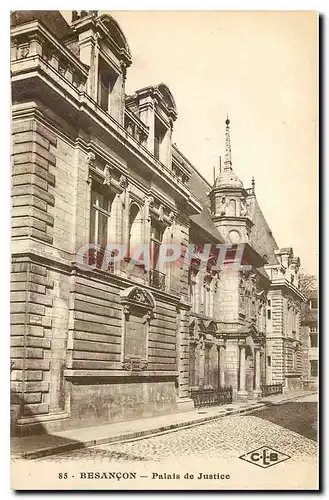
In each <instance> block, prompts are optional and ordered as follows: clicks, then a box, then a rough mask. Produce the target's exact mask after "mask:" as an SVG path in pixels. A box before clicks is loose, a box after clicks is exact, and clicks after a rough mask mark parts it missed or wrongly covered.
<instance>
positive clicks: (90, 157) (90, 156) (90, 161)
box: [87, 151, 96, 167]
mask: <svg viewBox="0 0 329 500" xmlns="http://www.w3.org/2000/svg"><path fill="white" fill-rule="evenodd" d="M95 160H96V155H95V153H93V152H92V151H89V153H88V154H87V164H88V165H90V166H91V167H92V166H93V165H94V163H95Z"/></svg>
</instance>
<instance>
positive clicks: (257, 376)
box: [254, 345, 262, 399]
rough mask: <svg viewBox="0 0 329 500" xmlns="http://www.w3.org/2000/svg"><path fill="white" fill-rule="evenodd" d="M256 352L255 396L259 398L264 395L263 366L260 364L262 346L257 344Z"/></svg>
mask: <svg viewBox="0 0 329 500" xmlns="http://www.w3.org/2000/svg"><path fill="white" fill-rule="evenodd" d="M254 352H255V389H254V398H255V399H258V398H260V397H261V395H262V391H261V388H260V377H261V366H260V346H259V345H256V346H255V348H254Z"/></svg>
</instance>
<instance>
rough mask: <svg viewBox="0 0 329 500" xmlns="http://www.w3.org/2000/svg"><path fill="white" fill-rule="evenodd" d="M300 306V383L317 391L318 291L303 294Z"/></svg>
mask: <svg viewBox="0 0 329 500" xmlns="http://www.w3.org/2000/svg"><path fill="white" fill-rule="evenodd" d="M305 295H306V299H307V300H306V302H304V303H303V304H302V312H301V336H302V346H303V363H302V381H303V387H304V388H307V389H309V388H311V389H317V387H318V378H319V366H318V364H319V328H318V291H317V290H309V291H307V292H305Z"/></svg>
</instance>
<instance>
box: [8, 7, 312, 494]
mask: <svg viewBox="0 0 329 500" xmlns="http://www.w3.org/2000/svg"><path fill="white" fill-rule="evenodd" d="M109 6H110V5H109ZM9 15H10V79H11V83H10V85H11V107H10V111H11V124H10V135H11V151H10V153H11V160H10V161H11V166H10V175H11V186H10V191H11V192H10V195H11V214H10V218H11V229H10V231H11V236H10V239H11V249H10V251H11V271H10V281H11V286H10V441H11V445H10V447H11V488H12V489H13V490H125V491H126V490H136V491H138V490H155V491H156V490H177V491H178V490H205V491H206V490H238V491H240V490H241V491H242V490H290V491H298V490H312V491H316V490H318V489H319V477H318V475H319V474H318V473H319V458H318V454H319V449H318V433H319V428H318V391H319V369H320V366H319V351H318V344H319V333H320V332H319V326H318V311H319V305H318V290H319V272H318V260H319V243H318V239H319V234H318V232H319V227H318V225H319V220H318V215H319V214H318V211H319V194H318V189H319V186H318V182H319V179H318V177H319V151H318V148H319V147H318V142H319V118H318V113H319V109H318V93H319V90H318V86H319V14H318V13H317V12H316V11H311V10H309V11H302V10H300V11H298V10H295V11H292V10H291V11H279V10H278V11H242V10H241V11H225V10H222V11H221V10H216V11H206V10H204V11H202V10H200V11H192V10H191V11H189V10H185V11H171V10H166V11H161V10H157V11H146V10H145V11H142V10H139V11H138V10H136V11H133V10H125V11H124V10H122V11H120V10H113V11H110V10H109V11H106V10H72V11H71V10H70V11H69V10H64V11H60V10H12V11H11V12H10V13H9V12H8V16H9ZM8 411H9V409H8ZM265 469H266V470H265ZM267 469H270V470H267Z"/></svg>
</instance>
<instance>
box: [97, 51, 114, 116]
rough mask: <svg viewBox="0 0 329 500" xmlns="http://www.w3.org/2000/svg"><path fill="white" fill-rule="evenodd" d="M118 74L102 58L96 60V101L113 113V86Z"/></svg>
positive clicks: (105, 109)
mask: <svg viewBox="0 0 329 500" xmlns="http://www.w3.org/2000/svg"><path fill="white" fill-rule="evenodd" d="M117 78H118V74H117V73H116V72H115V71H114V70H113V69H112V68H111V67H110V66H109V65H108V64H106V62H105V61H104V59H102V58H101V57H100V58H99V61H98V93H97V102H98V104H99V106H100V107H101V108H102V109H103V110H104V111H107V112H108V113H109V114H111V115H113V112H112V111H113V105H114V93H113V92H114V86H115V83H116V81H117Z"/></svg>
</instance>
